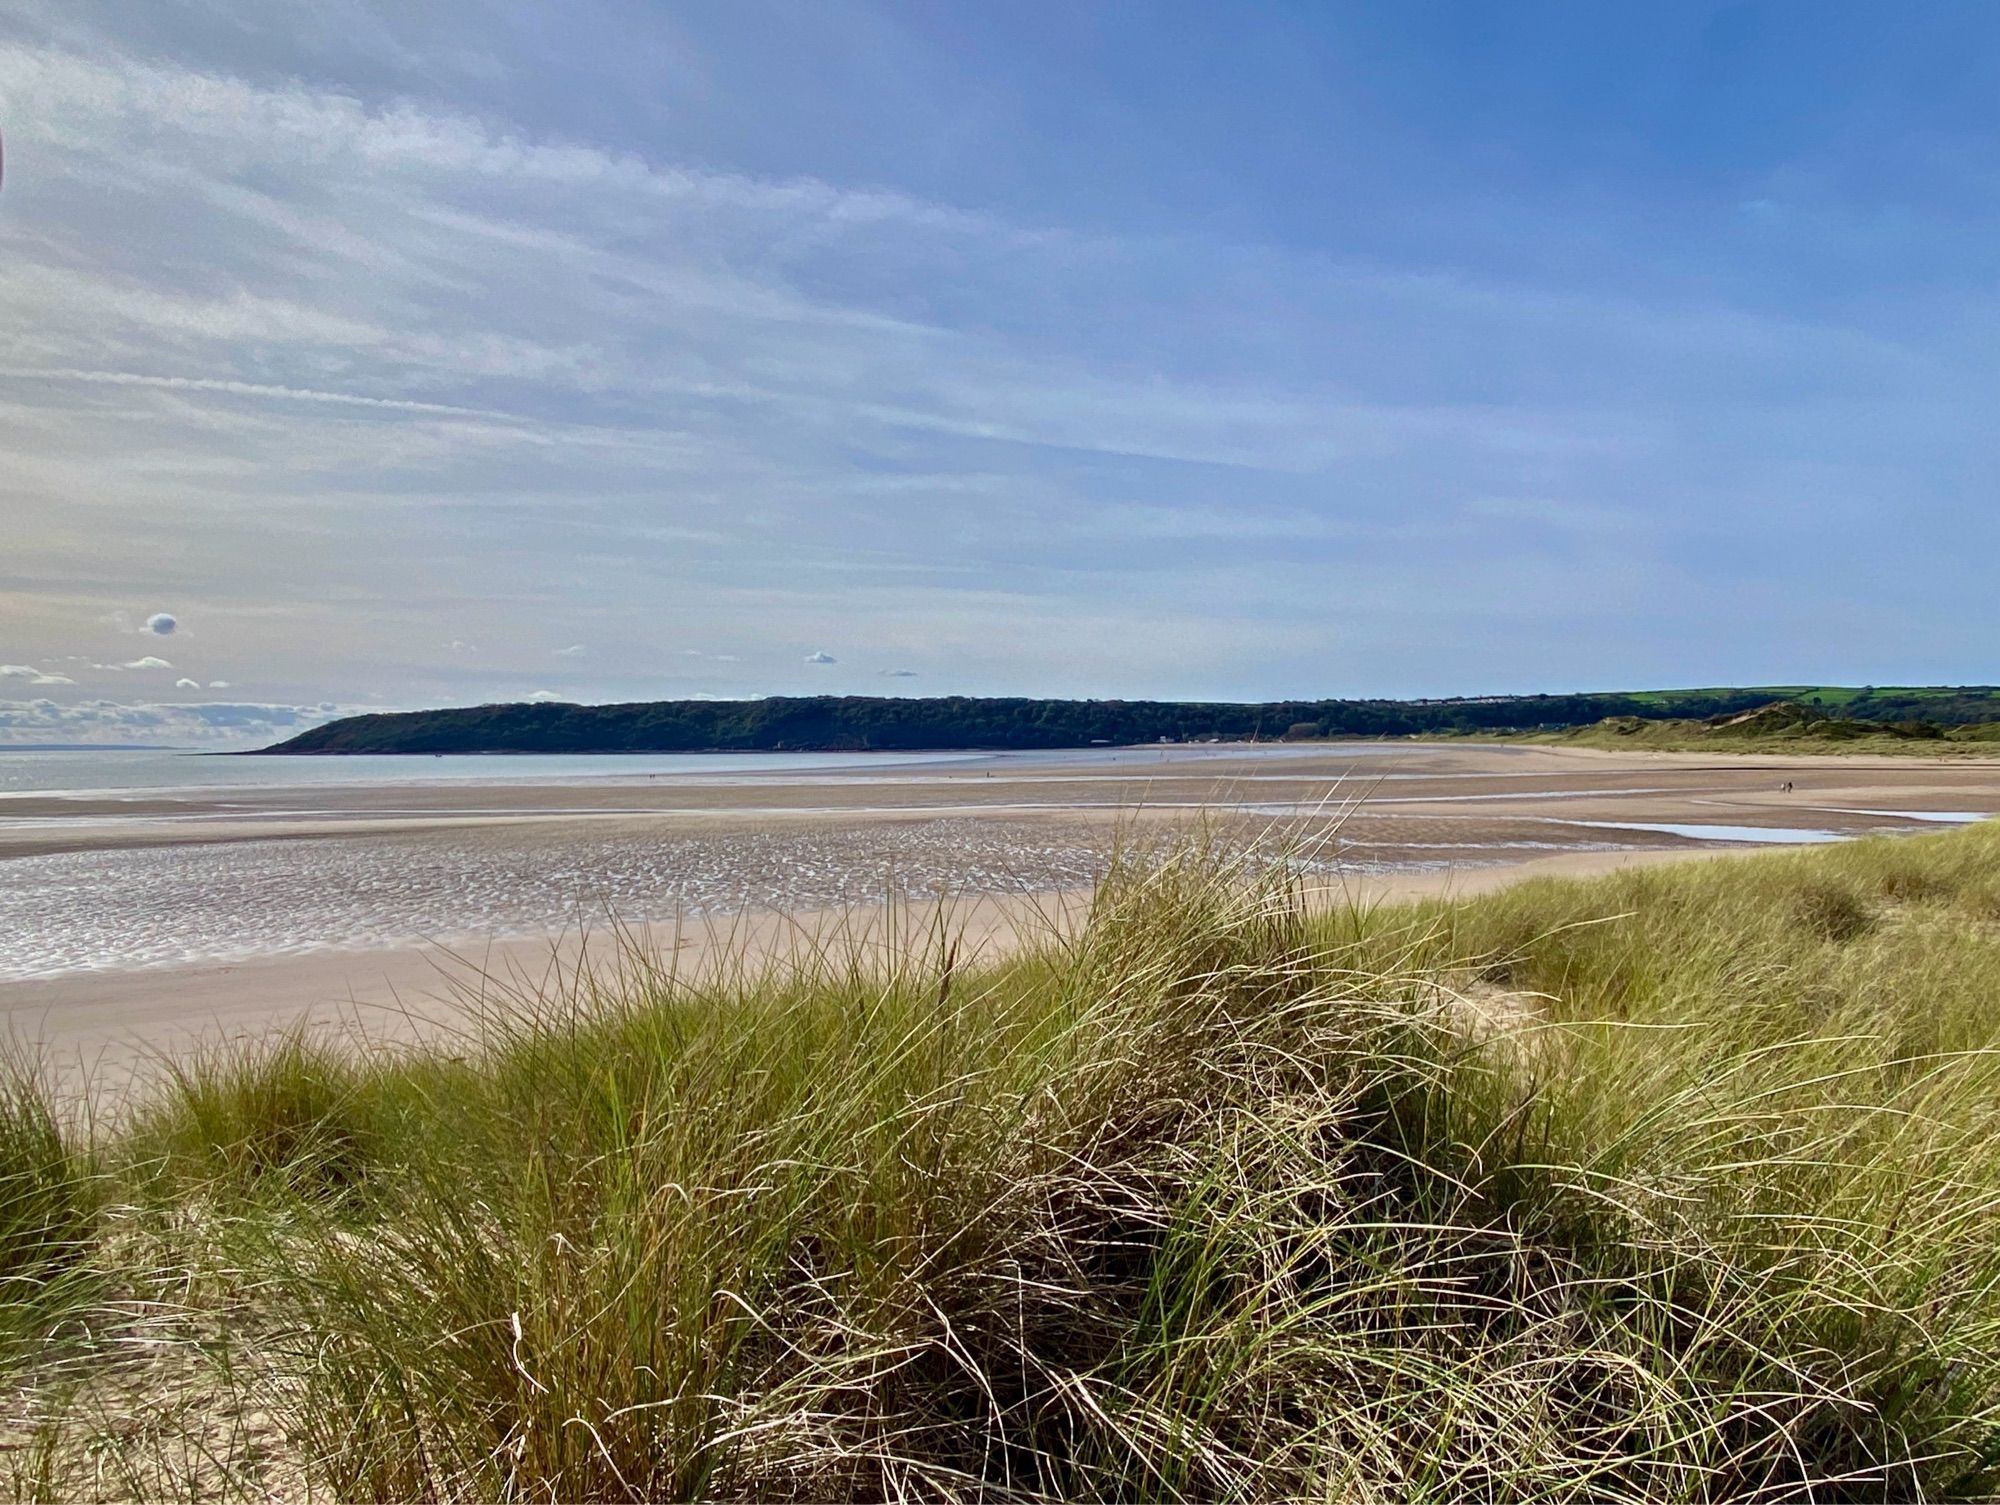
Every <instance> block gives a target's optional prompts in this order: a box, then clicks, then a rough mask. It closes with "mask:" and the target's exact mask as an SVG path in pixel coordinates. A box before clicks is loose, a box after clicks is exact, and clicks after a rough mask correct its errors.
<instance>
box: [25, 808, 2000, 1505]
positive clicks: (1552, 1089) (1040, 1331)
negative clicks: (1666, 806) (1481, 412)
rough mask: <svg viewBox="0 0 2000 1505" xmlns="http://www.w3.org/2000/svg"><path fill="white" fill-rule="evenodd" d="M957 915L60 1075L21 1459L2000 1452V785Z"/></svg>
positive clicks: (194, 1488) (1584, 1491) (202, 1485)
mask: <svg viewBox="0 0 2000 1505" xmlns="http://www.w3.org/2000/svg"><path fill="white" fill-rule="evenodd" d="M905 951H906V953H907V954H903V953H898V955H899V956H900V959H899V960H892V961H885V960H884V959H883V958H882V957H881V956H880V955H879V954H877V955H874V956H873V957H863V956H861V955H859V954H856V953H853V952H847V953H843V952H842V951H841V950H840V949H839V948H838V947H828V948H821V949H819V950H817V951H807V952H804V953H802V954H801V955H800V956H799V957H798V958H796V959H795V961H794V962H793V963H792V964H791V965H789V966H784V967H774V968H752V967H749V966H747V965H742V966H738V967H735V968H733V969H731V968H722V969H716V970H714V971H712V972H710V973H707V974H704V975H702V976H696V977H689V976H683V975H675V974H674V973H672V972H671V971H666V970H662V969H660V968H658V967H655V966H653V965H652V964H650V963H649V961H648V959H646V958H644V957H634V958H631V959H630V961H631V965H630V966H628V967H627V968H626V969H625V970H624V972H623V973H622V974H621V976H620V977H618V978H616V979H612V978H591V977H572V978H569V979H567V980H566V981H564V982H563V984H562V985H560V986H557V987H553V988H550V989H548V990H547V991H545V992H544V993H541V994H539V995H536V996H526V997H517V998H513V999H511V1000H509V1001H508V1006H507V1007H504V1008H502V1007H496V1008H493V1009H490V1010H489V1011H488V1012H487V1013H486V1015H485V1016H484V1018H483V1020H482V1022H481V1025H480V1028H479V1030H478V1034H477V1038H476V1039H473V1040H470V1041H468V1042H466V1044H465V1048H464V1049H463V1050H461V1051H459V1052H458V1053H456V1054H454V1055H449V1056H447V1055H444V1054H430V1055H424V1056H408V1057H404V1058H401V1059H396V1060H388V1061H385V1060H382V1059H379V1058H365V1059H364V1058H359V1057H357V1056H355V1055H354V1054H352V1053H349V1052H343V1051H342V1050H341V1049H339V1048H338V1047H337V1043H335V1042H316V1041H314V1040H311V1039H308V1038H304V1037H286V1038H283V1039H280V1040H277V1041H275V1042H272V1043H270V1044H267V1045H264V1046H261V1047H256V1048H254V1049H250V1050H247V1051H244V1052H239V1053H235V1054H228V1055H221V1054H218V1055H210V1056H207V1057H204V1058H201V1059H198V1060H195V1061H192V1062H186V1063H182V1064H181V1065H180V1066H179V1067H178V1069H177V1070H176V1071H175V1073H174V1074H172V1075H171V1076H170V1077H169V1078H168V1079H167V1081H166V1082H165V1083H164V1085H163V1088H162V1091H161V1093H160V1095H159V1096H158V1097H157V1098H156V1099H155V1100H153V1101H151V1102H150V1103H148V1104H147V1105H145V1106H144V1107H143V1109H142V1110H141V1111H139V1112H138V1113H137V1114H136V1115H133V1116H131V1117H130V1118H129V1120H128V1121H127V1122H126V1124H125V1125H124V1126H123V1127H122V1128H120V1129H118V1130H116V1131H109V1130H107V1131H101V1132H100V1133H99V1134H98V1135H97V1136H95V1142H94V1143H91V1144H88V1145H85V1144H82V1143H79V1142H74V1141H75V1140H76V1136H74V1135H71V1136H70V1138H69V1139H65V1138H64V1134H63V1130H62V1128H61V1124H60V1119H59V1116H58V1115H57V1114H56V1113H55V1112H54V1111H53V1110H52V1109H50V1108H49V1107H48V1104H47V1102H46V1098H45V1096H44V1095H41V1094H40V1093H39V1091H38V1089H35V1088H34V1087H33V1084H32V1080H31V1078H29V1077H27V1076H18V1077H17V1083H18V1085H17V1086H16V1087H15V1088H14V1089H13V1092H12V1095H11V1096H9V1097H7V1098H6V1099H5V1104H4V1106H5V1109H6V1111H5V1114H4V1115H0V1116H4V1118H5V1122H4V1124H0V1128H4V1129H5V1130H6V1142H5V1144H4V1145H0V1151H4V1154H5V1157H6V1158H5V1161H4V1164H0V1178H12V1179H9V1180H7V1182H6V1184H7V1185H8V1186H11V1187H16V1188H17V1196H18V1202H17V1203H14V1204H10V1205H17V1206H18V1207H19V1208H20V1209H21V1210H20V1212H19V1214H18V1215H17V1216H15V1217H14V1218H13V1220H12V1221H11V1222H5V1223H4V1224H0V1259H4V1261H5V1269H4V1270H3V1271H0V1275H4V1276H5V1278H6V1279H7V1280H8V1281H9V1282H10V1283H12V1284H10V1286H9V1289H18V1290H20V1291H22V1292H25V1293H28V1294H31V1295H32V1294H34V1293H35V1292H37V1291H40V1290H42V1289H44V1288H47V1289H51V1290H52V1289H54V1283H55V1282H57V1281H58V1280H61V1281H66V1282H68V1283H69V1284H67V1285H66V1286H65V1287H64V1289H65V1290H66V1291H67V1292H69V1294H68V1295H67V1296H66V1297H65V1298H64V1299H63V1300H61V1301H56V1300H44V1301H39V1302H38V1301H34V1300H19V1301H17V1302H16V1308H17V1310H16V1316H17V1318H18V1320H17V1321H16V1323H15V1330H16V1331H18V1332H19V1333H20V1334H22V1336H21V1338H20V1339H19V1340H18V1341H16V1342H15V1343H14V1344H13V1345H12V1346H11V1347H10V1348H9V1349H8V1355H9V1363H10V1383H11V1385H12V1387H13V1407H12V1409H13V1411H14V1413H15V1414H14V1419H13V1423H12V1426H11V1429H10V1435H9V1437H8V1438H7V1439H5V1441H6V1444H7V1445H6V1447H5V1449H4V1450H0V1483H4V1484H5V1485H7V1486H8V1487H10V1488H11V1489H12V1490H13V1492H14V1493H16V1494H19V1495H24V1496H26V1495H36V1494H39V1495H42V1496H47V1497H62V1498H74V1497H80V1496H89V1495H96V1496H100V1497H129V1496H135V1495H152V1496H184V1497H189V1498H193V1497H197V1496H199V1497H204V1498H213V1497H224V1496H230V1495H236V1496H243V1497H250V1496H257V1497H269V1496H271V1495H279V1496H288V1497H319V1498H335V1499H398V1500H400V1499H461V1498H462V1499H516V1498H518V1499H535V1500H544V1499H563V1500H568V1499H597V1498H609V1499H649V1500H659V1499H666V1500H672V1499H696V1498H701V1499H717V1498H721V1499H760V1500H761V1499H812V1500H820V1499H849V1498H868V1499H875V1498H898V1499H992V1500H1012V1499H1021V1500H1029V1499H1100V1500H1129V1499H1201V1500H1209V1499H1271V1498H1315V1499H1324V1500H1342V1501H1375V1500H1438V1501H1444V1500H1462V1499H1485V1500H1577V1501H1584V1500H1590V1501H1596V1500H1808V1499H1811V1500H1843V1499H1882V1498H1896V1499H1948V1498H1985V1497H1989V1496H1990V1495H1991V1494H1992V1493H1993V1492H1994V1490H1995V1488H1996V1487H2000V1425H1996V1422H1997V1421H2000V1417H1996V1407H2000V1054H1996V1050H1995V1047H1996V1045H2000V830H1973V831H1969V832H1964V833H1958V834H1953V835H1948V836H1937V837H1923V838H1914V839H1907V840H1898V841H1881V840H1878V841H1871V842H1862V843H1856V844H1854V845H1852V846H1847V847H1841V848H1836V849H1828V850H1822V851H1816V852H1812V853H1808V854H1796V855H1794V854H1778V855H1759V856H1755V857H1750V858H1740V859H1737V858H1732V859H1726V860H1719V861H1715V862H1702V863H1696V864H1690V865H1685V866H1681V867H1676V868H1672V869H1653V870H1647V871H1644V872H1640V873H1635V874H1631V875H1627V876H1623V877H1618V878H1614V879H1610V880H1601V881H1597V882H1591V883H1559V884H1558V883H1537V884H1530V885H1523V886H1521V887H1518V888H1515V889H1512V890H1509V891H1507V892H1504V893H1502V894H1498V895H1495V896H1492V897H1489V898H1485V899H1481V900H1477V901H1473V902H1468V903H1462V904H1444V903H1429V904H1422V905H1410V906H1400V907H1378V908H1373V909H1364V908H1359V907H1355V906H1343V905H1333V906H1328V905H1325V904H1324V903H1320V904H1315V903H1314V902H1312V900H1311V897H1310V896H1309V895H1308V894H1307V893H1306V892H1305V891H1304V890H1303V889H1302V887H1301V886H1300V883H1299V881H1298V879H1297V878H1296V877H1295V876H1294V875H1292V874H1290V873H1288V872H1287V871H1286V870H1285V869H1284V868H1283V867H1282V866H1278V867H1270V866H1268V865H1257V866H1252V865H1251V864H1249V863H1247V862H1239V861H1236V860H1233V859H1232V858H1230V857H1229V856H1228V854H1226V853H1221V852H1218V851H1217V850H1216V849H1215V848H1214V847H1213V845H1211V844H1207V843H1204V842H1202V841H1199V840H1192V841H1190V842H1189V843H1187V844H1186V845H1184V846H1183V847H1181V848H1180V849H1179V850H1177V851H1175V852H1172V853H1169V854H1167V855H1164V856H1155V857H1153V858H1150V859H1147V860H1144V861H1140V860H1137V859H1135V860H1134V861H1132V862H1129V863H1126V864H1124V865H1122V866H1121V867H1119V868H1118V869H1117V870H1116V871H1114V873H1113V874H1112V876H1111V877H1110V879H1109V880H1107V882H1106V883H1105V884H1104V886H1103V888H1102V889H1101V891H1100V892H1099V894H1098V896H1097V899H1096V901H1095V904H1094V906H1093V908H1092V911H1091V913H1090V915H1089V917H1088V920H1087V922H1085V923H1084V924H1082V925H1081V926H1078V927H1074V928H1071V929H1068V930H1055V929H1052V930H1051V931H1050V933H1049V934H1048V935H1047V936H1045V937H1043V938H1041V939H1040V941H1039V942H1038V943H1037V944H1035V945H1032V946H1030V947H1028V948H1027V949H1026V950H1025V951H1024V952H1023V953H1022V954H1020V955H1018V956H1017V957H1015V958H1014V959H1012V960H1009V961H1007V962H1004V963H1001V964H997V965H992V966H987V967H983V968H978V969H970V970H968V969H967V968H965V967H963V966H961V965H960V964H959V962H958V957H957V954H956V951H955V949H954V948H953V946H952V944H951V940H950V937H949V935H948V934H938V935H935V936H933V937H931V938H930V943H921V942H920V943H916V944H912V945H910V946H909V947H907V948H905ZM78 1272H84V1275H87V1281H86V1282H85V1284H83V1285H81V1286H79V1285H77V1284H76V1282H77V1281H78V1280H79V1279H80V1278H82V1277H81V1276H79V1273H78ZM23 1283H25V1284H23ZM79 1291H80V1292H81V1293H82V1294H77V1293H78V1292H79Z"/></svg>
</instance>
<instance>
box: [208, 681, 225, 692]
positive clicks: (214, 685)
mask: <svg viewBox="0 0 2000 1505" xmlns="http://www.w3.org/2000/svg"><path fill="white" fill-rule="evenodd" d="M208 687H209V688H210V689H211V690H226V689H228V688H229V681H228V680H226V679H211V680H210V681H209V682H208Z"/></svg>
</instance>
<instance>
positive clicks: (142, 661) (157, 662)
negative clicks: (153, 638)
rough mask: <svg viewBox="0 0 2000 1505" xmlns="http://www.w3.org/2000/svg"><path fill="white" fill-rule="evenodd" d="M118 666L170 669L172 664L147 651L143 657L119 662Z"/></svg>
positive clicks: (125, 667)
mask: <svg viewBox="0 0 2000 1505" xmlns="http://www.w3.org/2000/svg"><path fill="white" fill-rule="evenodd" d="M118 667H119V668H121V669H171V668H173V665H172V664H170V663H168V662H167V661H166V660H165V659H163V658H155V657H154V656H153V655H152V654H150V653H149V654H147V655H146V656H145V657H144V658H135V659H132V660H130V661H129V662H127V663H123V664H120V665H119V666H118Z"/></svg>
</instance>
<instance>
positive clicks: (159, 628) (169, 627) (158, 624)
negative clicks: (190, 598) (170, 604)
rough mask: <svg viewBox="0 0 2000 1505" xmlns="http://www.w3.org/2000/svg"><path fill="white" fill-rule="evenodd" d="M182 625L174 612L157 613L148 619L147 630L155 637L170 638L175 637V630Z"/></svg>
mask: <svg viewBox="0 0 2000 1505" xmlns="http://www.w3.org/2000/svg"><path fill="white" fill-rule="evenodd" d="M180 625H181V624H180V621H179V619H177V618H176V617H175V616H174V614H173V613H172V612H167V611H156V612H154V613H153V614H152V615H151V616H150V617H148V618H146V629H145V630H146V631H147V632H150V633H151V634H153V636H155V637H161V638H170V637H172V636H173V635H174V629H175V628H177V627H179V626H180Z"/></svg>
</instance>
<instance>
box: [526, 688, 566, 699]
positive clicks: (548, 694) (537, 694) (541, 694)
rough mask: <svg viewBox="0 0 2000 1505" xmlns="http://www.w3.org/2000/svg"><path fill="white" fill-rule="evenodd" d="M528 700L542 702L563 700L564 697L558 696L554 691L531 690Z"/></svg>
mask: <svg viewBox="0 0 2000 1505" xmlns="http://www.w3.org/2000/svg"><path fill="white" fill-rule="evenodd" d="M528 699H530V700H540V701H548V700H561V699H562V696H560V695H558V694H557V693H556V692H555V691H554V690H530V691H529V692H528Z"/></svg>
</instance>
